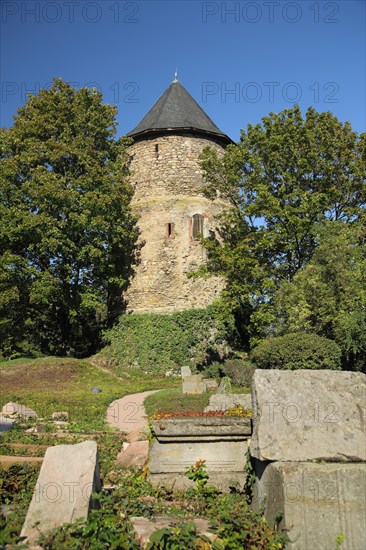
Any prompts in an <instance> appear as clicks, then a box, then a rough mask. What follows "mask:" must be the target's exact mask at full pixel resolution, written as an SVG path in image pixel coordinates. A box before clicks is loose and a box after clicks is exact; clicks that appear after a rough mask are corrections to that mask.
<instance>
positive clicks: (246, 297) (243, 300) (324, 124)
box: [202, 105, 366, 344]
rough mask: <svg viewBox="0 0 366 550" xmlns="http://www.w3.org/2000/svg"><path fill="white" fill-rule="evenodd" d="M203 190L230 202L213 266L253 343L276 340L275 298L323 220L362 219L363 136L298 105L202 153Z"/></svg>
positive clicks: (306, 256) (211, 246)
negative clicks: (219, 148)
mask: <svg viewBox="0 0 366 550" xmlns="http://www.w3.org/2000/svg"><path fill="white" fill-rule="evenodd" d="M202 167H203V169H204V173H205V177H206V180H207V188H206V193H207V195H208V196H209V197H210V198H215V197H217V196H218V195H219V196H221V197H222V198H224V199H226V200H227V201H228V203H229V205H230V208H228V210H227V211H226V213H224V214H223V215H222V216H221V219H220V223H221V230H220V239H219V240H215V239H205V240H204V243H205V245H206V247H207V250H208V254H209V263H208V268H207V269H208V270H209V271H211V272H215V273H219V274H221V275H224V276H225V277H226V279H227V289H226V296H227V297H228V298H229V299H230V300H231V301H232V302H233V303H236V304H239V305H240V308H241V310H245V311H246V312H247V313H248V314H249V317H250V320H249V325H248V330H249V333H250V336H251V341H252V344H255V343H258V341H259V340H260V339H261V338H263V337H264V336H268V335H269V336H270V335H273V334H276V332H275V328H276V321H277V317H278V312H277V311H276V308H275V296H276V293H277V291H278V289H280V288H281V287H282V286H283V285H284V284H285V283H286V284H291V283H292V281H293V280H294V278H295V277H296V274H297V273H299V272H300V271H301V270H302V269H304V268H305V266H306V265H307V264H308V262H309V261H310V260H311V259H312V257H313V254H314V251H315V250H316V248H317V246H318V243H319V241H318V228H319V224H321V223H324V222H325V221H327V220H328V221H333V222H339V223H340V222H342V223H343V224H346V225H349V224H353V223H356V222H359V221H360V220H361V219H362V218H363V216H364V208H365V197H366V191H365V173H366V168H365V167H366V134H361V135H358V134H357V133H356V132H354V131H352V128H351V126H350V124H349V123H348V122H346V123H344V124H343V123H341V122H340V121H338V119H337V118H336V117H335V116H334V115H332V114H331V113H330V112H324V113H318V112H316V111H315V110H314V109H313V108H309V109H308V111H307V113H306V116H305V118H303V116H302V114H301V111H300V109H299V107H298V106H296V105H295V106H294V107H293V108H292V109H286V110H284V111H282V112H281V113H278V114H276V113H270V114H269V116H267V117H265V118H263V120H262V124H257V125H249V126H248V129H247V131H242V134H241V139H240V142H239V143H238V144H236V145H229V146H228V148H227V149H226V151H225V153H224V155H222V156H219V155H218V154H217V153H216V152H215V151H213V150H212V149H209V148H206V150H205V151H204V153H203V155H202Z"/></svg>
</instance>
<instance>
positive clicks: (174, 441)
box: [149, 417, 251, 490]
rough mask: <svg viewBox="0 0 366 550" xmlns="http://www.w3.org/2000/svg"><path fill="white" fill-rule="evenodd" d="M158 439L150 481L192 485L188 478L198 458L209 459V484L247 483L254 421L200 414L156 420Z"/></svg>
mask: <svg viewBox="0 0 366 550" xmlns="http://www.w3.org/2000/svg"><path fill="white" fill-rule="evenodd" d="M152 427H153V430H154V434H155V436H156V439H154V440H153V441H152V442H151V443H150V449H149V464H150V481H151V482H152V483H153V484H154V485H164V486H166V487H170V488H171V487H174V488H176V489H183V488H186V487H188V486H191V485H192V482H190V481H189V480H188V479H187V478H186V477H185V475H184V474H185V472H186V471H187V469H188V468H189V467H190V466H192V465H193V464H195V462H197V461H198V460H200V459H201V460H205V461H206V470H207V472H208V474H209V476H210V477H209V483H208V485H215V486H216V487H218V488H219V489H221V490H228V488H229V486H230V485H233V483H237V484H239V485H241V486H242V485H244V482H245V474H244V465H245V461H246V452H247V450H248V438H249V437H250V433H251V425H250V420H248V419H245V418H229V417H197V418H184V419H182V418H179V419H176V418H174V419H162V420H159V421H153V422H152Z"/></svg>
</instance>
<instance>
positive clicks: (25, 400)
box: [0, 357, 177, 430]
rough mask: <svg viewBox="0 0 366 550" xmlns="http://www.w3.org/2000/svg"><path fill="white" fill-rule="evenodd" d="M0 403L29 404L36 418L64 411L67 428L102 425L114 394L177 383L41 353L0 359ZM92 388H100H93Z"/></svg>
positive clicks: (119, 394) (129, 392)
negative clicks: (34, 356)
mask: <svg viewBox="0 0 366 550" xmlns="http://www.w3.org/2000/svg"><path fill="white" fill-rule="evenodd" d="M0 384H1V395H0V407H2V406H3V405H4V404H5V403H7V402H9V401H16V402H18V403H21V404H24V405H27V406H28V407H31V408H33V409H34V410H35V411H36V412H37V415H38V417H41V418H49V417H50V415H51V414H52V412H55V411H67V412H68V413H69V417H70V421H71V422H72V423H73V424H72V426H71V427H72V428H73V429H76V430H78V429H82V430H101V429H105V424H104V419H105V415H106V410H107V407H108V405H109V403H111V401H113V400H114V399H117V398H119V397H123V396H124V395H127V394H131V393H137V392H140V391H145V390H152V389H158V388H166V387H172V386H174V385H177V380H174V379H171V378H165V377H159V376H154V377H149V376H146V375H143V374H137V373H136V372H134V373H132V372H131V374H129V373H128V374H127V373H126V374H125V377H124V379H122V380H121V379H118V378H117V377H116V376H115V375H114V374H113V373H109V372H108V371H107V370H105V369H104V370H101V369H99V368H97V367H95V366H93V365H92V364H91V363H90V362H89V361H88V360H78V359H70V358H54V357H45V358H42V359H33V360H28V359H23V360H22V359H16V360H14V361H6V362H1V363H0ZM93 387H97V388H100V389H101V390H102V391H101V392H100V393H93V392H92V391H91V389H92V388H93Z"/></svg>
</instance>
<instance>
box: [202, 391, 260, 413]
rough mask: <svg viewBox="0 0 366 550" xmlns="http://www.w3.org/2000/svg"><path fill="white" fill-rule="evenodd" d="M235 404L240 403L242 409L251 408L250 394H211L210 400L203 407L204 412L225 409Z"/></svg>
mask: <svg viewBox="0 0 366 550" xmlns="http://www.w3.org/2000/svg"><path fill="white" fill-rule="evenodd" d="M235 405H241V406H242V407H243V408H244V409H251V408H252V396H251V395H250V394H246V393H231V394H230V393H229V394H219V393H216V394H214V395H211V397H210V402H209V404H208V406H207V407H206V408H205V412H210V411H227V410H228V409H231V408H233V407H235Z"/></svg>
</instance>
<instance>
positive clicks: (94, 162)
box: [0, 79, 137, 355]
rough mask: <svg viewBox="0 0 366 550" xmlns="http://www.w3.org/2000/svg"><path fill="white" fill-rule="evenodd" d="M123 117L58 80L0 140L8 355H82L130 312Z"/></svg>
mask: <svg viewBox="0 0 366 550" xmlns="http://www.w3.org/2000/svg"><path fill="white" fill-rule="evenodd" d="M115 115H116V108H115V107H113V106H110V105H107V104H103V103H102V96H101V94H100V93H99V92H97V91H95V90H93V91H91V90H89V89H87V88H83V89H80V90H78V91H76V90H75V89H73V88H72V87H71V86H70V85H69V84H68V83H65V82H63V81H62V80H61V79H56V80H55V81H54V83H53V85H52V87H51V89H49V90H41V91H40V92H39V94H38V95H33V96H32V95H31V96H30V97H29V99H28V101H27V102H26V104H25V105H24V106H23V107H22V108H20V109H19V111H18V113H17V115H16V116H15V118H14V125H13V126H12V127H11V128H10V129H8V130H5V129H3V130H2V132H1V142H0V146H1V153H0V154H1V165H2V166H1V185H0V219H1V225H0V289H1V296H2V298H1V301H0V319H1V321H0V331H1V342H2V343H1V344H0V345H1V350H0V351H1V352H2V353H3V354H4V355H12V354H13V355H14V354H17V353H24V352H25V353H27V352H30V351H31V350H33V351H35V350H37V351H38V352H42V353H54V354H68V353H75V354H79V355H83V354H86V353H90V352H91V351H93V350H94V349H95V347H96V345H97V343H98V339H99V332H100V329H101V328H102V327H103V326H106V325H108V324H111V323H112V321H113V320H114V319H115V318H116V317H117V316H118V314H119V313H120V311H121V304H122V300H121V292H122V290H123V289H124V288H125V287H126V285H127V283H128V280H129V277H130V275H131V273H132V262H133V261H134V259H135V254H136V249H135V242H136V238H137V230H136V226H135V220H134V217H133V216H132V215H131V211H130V206H129V203H130V199H131V194H132V191H131V188H130V186H129V185H128V183H126V176H127V168H126V153H125V142H124V141H123V140H119V141H117V140H115V133H116V121H115Z"/></svg>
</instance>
